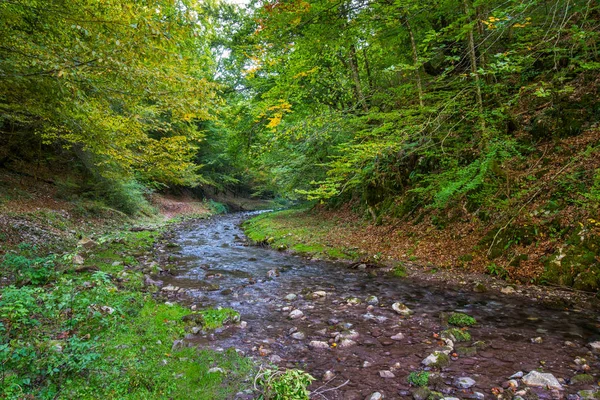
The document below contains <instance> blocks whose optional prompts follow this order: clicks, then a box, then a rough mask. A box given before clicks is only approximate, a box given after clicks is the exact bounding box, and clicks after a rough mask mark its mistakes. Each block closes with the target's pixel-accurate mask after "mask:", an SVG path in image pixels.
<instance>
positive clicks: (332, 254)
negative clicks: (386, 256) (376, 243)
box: [243, 209, 358, 260]
mask: <svg viewBox="0 0 600 400" xmlns="http://www.w3.org/2000/svg"><path fill="white" fill-rule="evenodd" d="M335 226H337V223H336V221H333V220H327V221H326V220H318V221H315V220H314V219H312V218H311V217H310V215H308V214H307V210H305V209H293V210H284V211H277V212H271V213H265V214H261V215H259V216H257V217H254V218H252V219H250V220H248V221H246V222H245V223H244V225H243V227H244V231H245V233H246V235H247V236H248V238H250V240H252V241H253V242H255V243H262V244H265V245H269V246H271V247H273V248H275V249H289V250H291V251H293V252H295V253H297V254H300V255H305V256H311V257H317V258H324V259H350V260H353V259H356V258H358V253H357V252H356V250H354V249H345V248H341V247H335V246H332V245H328V244H326V242H327V239H326V237H327V233H328V232H329V231H330V230H331V229H332V228H333V227H335Z"/></svg>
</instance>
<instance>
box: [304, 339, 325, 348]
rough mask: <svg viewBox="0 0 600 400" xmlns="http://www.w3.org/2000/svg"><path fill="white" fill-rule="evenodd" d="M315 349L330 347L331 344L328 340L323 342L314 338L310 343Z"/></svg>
mask: <svg viewBox="0 0 600 400" xmlns="http://www.w3.org/2000/svg"><path fill="white" fill-rule="evenodd" d="M308 345H309V346H310V347H312V348H313V349H328V348H329V344H328V343H327V342H321V341H319V340H313V341H311V342H310V343H309V344H308Z"/></svg>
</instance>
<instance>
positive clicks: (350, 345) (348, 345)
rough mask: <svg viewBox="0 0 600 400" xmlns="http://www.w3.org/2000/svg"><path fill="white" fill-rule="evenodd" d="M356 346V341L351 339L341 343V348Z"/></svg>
mask: <svg viewBox="0 0 600 400" xmlns="http://www.w3.org/2000/svg"><path fill="white" fill-rule="evenodd" d="M355 344H356V342H355V341H354V340H351V339H344V340H342V341H341V342H340V345H339V346H340V347H341V348H346V347H352V346H354V345H355Z"/></svg>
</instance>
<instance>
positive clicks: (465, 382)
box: [454, 377, 475, 389]
mask: <svg viewBox="0 0 600 400" xmlns="http://www.w3.org/2000/svg"><path fill="white" fill-rule="evenodd" d="M474 385H475V381H474V380H473V379H471V378H469V377H463V378H458V379H456V381H454V386H456V387H457V388H459V389H469V388H470V387H472V386H474Z"/></svg>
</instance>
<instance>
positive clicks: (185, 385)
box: [0, 231, 254, 399]
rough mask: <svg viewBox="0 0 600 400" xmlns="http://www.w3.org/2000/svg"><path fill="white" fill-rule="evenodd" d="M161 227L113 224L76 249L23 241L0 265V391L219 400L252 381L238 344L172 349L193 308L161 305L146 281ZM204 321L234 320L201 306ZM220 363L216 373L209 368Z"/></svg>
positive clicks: (233, 315) (1, 394) (10, 395)
mask: <svg viewBox="0 0 600 400" xmlns="http://www.w3.org/2000/svg"><path fill="white" fill-rule="evenodd" d="M159 236H160V231H142V232H117V233H115V234H110V235H104V236H102V237H99V238H98V239H97V242H98V245H97V247H96V248H94V249H91V250H85V251H84V250H83V249H79V250H76V251H79V254H80V255H82V256H83V257H84V259H85V263H84V265H83V268H81V267H78V268H77V269H76V268H75V267H74V266H73V264H72V258H73V256H74V255H75V254H76V251H73V252H71V253H66V254H64V255H56V254H51V255H49V254H41V253H40V251H39V249H37V248H36V247H35V246H27V245H22V246H19V248H16V249H13V250H12V252H9V253H7V254H6V255H5V256H4V258H3V260H2V264H1V265H0V267H1V268H2V273H3V276H9V277H11V279H12V280H11V282H12V285H10V286H7V287H3V288H2V289H0V294H1V297H0V398H6V399H22V398H39V399H72V398H78V399H94V398H119V399H225V398H232V397H233V396H234V395H235V393H237V392H238V391H240V390H243V389H244V388H249V387H250V381H251V377H252V376H253V374H254V364H253V362H252V361H251V360H250V359H248V358H244V357H241V356H239V355H238V354H237V353H236V352H235V351H233V350H232V351H227V352H223V353H219V352H214V351H208V350H199V349H197V348H187V347H184V348H177V347H176V346H174V343H176V342H175V341H177V340H180V339H182V338H183V336H184V335H185V329H186V321H185V318H184V317H185V316H187V315H190V313H191V312H190V310H189V309H187V308H184V307H182V306H180V305H177V304H175V305H170V304H163V303H162V302H160V301H158V300H156V299H155V298H154V297H153V296H152V294H151V293H149V292H146V288H145V286H144V285H143V279H144V275H143V274H144V272H146V271H145V268H146V267H144V266H142V265H139V263H138V261H137V260H138V257H139V256H143V255H147V254H149V250H150V249H151V247H152V245H153V244H154V242H155V241H156V240H157V239H158V237H159ZM198 314H200V315H202V320H203V324H204V326H205V327H206V328H216V327H219V326H222V325H223V324H225V323H228V322H233V321H235V320H236V319H239V314H238V313H237V312H236V311H235V310H232V309H228V308H224V309H207V310H201V311H200V312H199V313H198ZM212 367H219V368H221V369H222V370H224V371H225V374H222V373H209V372H208V371H209V369H210V368H212Z"/></svg>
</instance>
